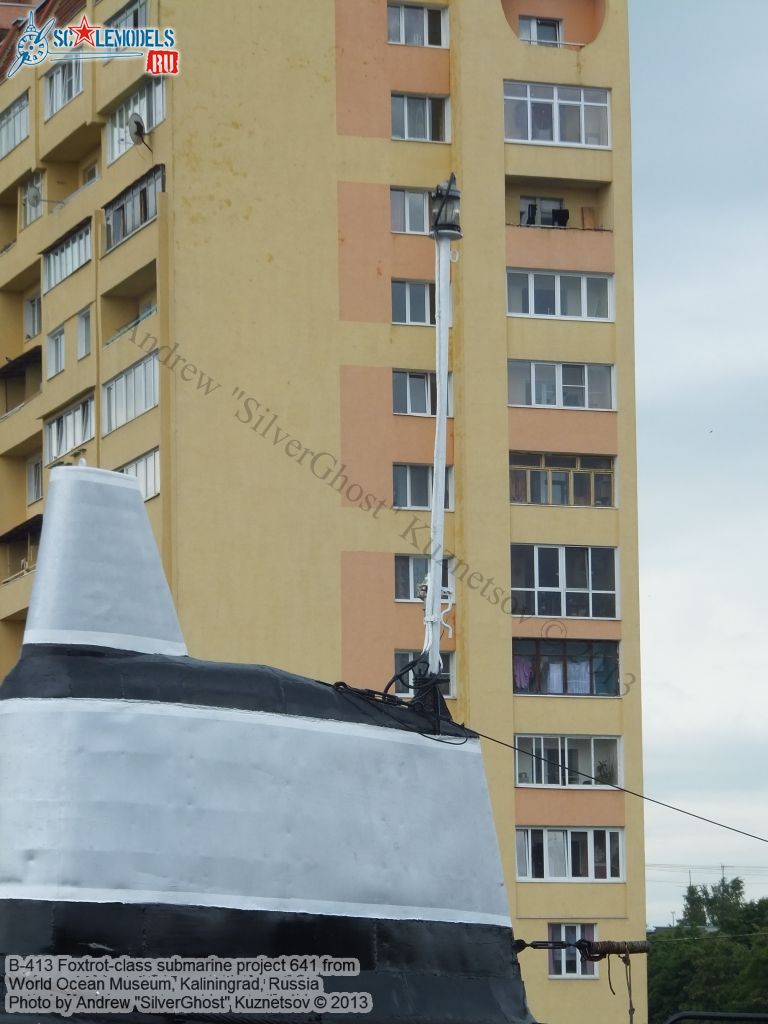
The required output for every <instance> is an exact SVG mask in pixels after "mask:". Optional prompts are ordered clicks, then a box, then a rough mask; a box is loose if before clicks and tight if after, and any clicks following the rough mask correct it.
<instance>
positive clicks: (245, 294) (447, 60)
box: [0, 0, 646, 1022]
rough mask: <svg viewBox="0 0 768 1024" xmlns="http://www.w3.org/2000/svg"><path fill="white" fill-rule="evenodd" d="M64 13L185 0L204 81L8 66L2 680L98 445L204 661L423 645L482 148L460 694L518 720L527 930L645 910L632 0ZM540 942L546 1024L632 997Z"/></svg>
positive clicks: (514, 769) (608, 1013) (459, 481)
mask: <svg viewBox="0 0 768 1024" xmlns="http://www.w3.org/2000/svg"><path fill="white" fill-rule="evenodd" d="M41 13H42V15H44V16H45V17H48V16H56V17H58V19H59V23H60V24H62V25H68V24H72V23H77V22H79V21H80V18H81V17H82V15H83V13H85V14H86V15H87V17H88V20H89V21H90V22H91V23H92V24H96V25H104V24H109V23H111V24H118V25H131V24H134V25H135V24H147V25H150V26H173V27H174V28H175V30H176V34H177V40H178V49H179V51H180V55H181V74H180V75H179V76H178V78H173V79H170V78H169V79H165V80H164V79H157V78H153V77H151V76H145V75H144V73H143V63H142V61H141V60H131V59H125V60H120V59H112V60H107V61H103V60H90V61H84V62H82V66H81V67H79V68H78V69H77V70H72V71H68V72H65V71H63V70H54V65H53V64H51V63H45V64H43V65H40V66H39V67H38V68H37V69H30V68H25V69H23V70H22V71H20V72H19V73H18V74H17V75H15V76H14V77H13V78H11V79H9V80H7V81H6V80H3V82H2V84H0V580H2V582H0V675H2V674H4V673H5V671H7V670H8V669H9V668H10V667H11V666H12V664H13V663H14V661H15V659H16V657H17V655H18V651H19V646H20V643H21V636H22V632H23V627H24V620H25V615H26V609H27V606H28V602H29V595H30V590H31V584H32V580H33V578H34V565H35V557H36V550H37V539H38V537H39V532H40V527H41V522H42V517H43V516H44V514H45V491H46V481H47V475H48V472H49V469H50V466H51V465H54V464H57V463H60V462H71V463H74V462H77V461H78V460H79V459H80V458H85V459H86V460H87V462H88V464H89V465H98V466H102V467H105V468H109V469H118V468H121V469H124V470H125V471H126V472H130V473H133V474H134V475H137V476H138V477H139V479H140V481H141V484H142V487H143V488H144V489H145V494H146V496H147V502H146V508H147V511H148V513H149V516H150V519H151V521H152V525H153V528H154V530H155V533H156V536H157V539H158V543H159V546H160V550H161V552H162V556H163V560H164V564H165V567H166V572H167V575H168V579H169V581H170V584H171V588H172V590H173V593H174V597H175V599H176V603H177V606H178V609H179V614H180V618H181V622H182V625H183V628H184V632H185V634H186V637H187V639H188V642H189V644H190V650H191V653H192V654H194V655H195V656H198V657H203V658H212V659H222V660H231V661H251V662H254V661H256V662H264V663H268V664H275V665H279V666H281V667H283V668H286V669H290V670H292V671H295V672H298V673H302V674H308V675H311V676H316V677H319V678H324V679H328V680H333V679H338V678H343V679H346V680H348V681H349V682H350V683H353V684H355V685H359V686H366V687H372V688H377V689H380V688H382V687H383V685H384V684H385V683H386V682H387V681H388V679H389V678H390V677H391V675H392V673H393V672H394V671H395V667H396V666H399V665H402V664H403V663H404V661H406V660H407V654H408V652H411V651H418V650H420V649H421V644H422V637H423V626H422V606H421V603H420V602H419V601H418V599H417V594H416V587H417V586H418V583H419V582H420V581H421V578H422V577H423V573H424V568H425V557H426V553H427V552H428V539H429V531H428V528H427V525H428V523H429V511H428V509H426V508H425V505H426V504H427V500H426V498H425V495H426V493H427V492H428V482H429V469H428V467H429V464H430V463H431V460H432V445H433V431H434V419H433V418H432V417H431V416H430V411H431V409H432V401H433V381H432V379H431V377H430V372H434V327H433V326H432V324H431V321H432V306H433V283H434V244H433V242H432V240H431V239H430V237H429V236H428V234H427V227H428V223H427V220H426V217H427V213H426V203H427V200H426V193H427V191H428V190H430V189H431V188H433V187H434V186H435V184H437V183H438V182H440V181H442V180H444V179H446V178H448V176H449V174H450V172H451V171H455V173H456V175H457V178H458V182H459V186H460V188H461V190H462V224H463V229H464V238H463V239H462V241H460V242H458V243H455V244H454V248H455V249H456V251H457V253H458V261H457V262H456V263H454V264H453V266H452V301H453V310H452V329H451V371H452V376H451V383H452V396H451V400H452V409H451V411H452V419H451V421H450V426H449V457H448V462H449V465H450V466H451V467H452V468H451V470H450V474H449V476H450V479H449V488H448V490H449V494H448V506H447V507H448V509H449V511H448V514H447V517H446V519H447V524H446V550H447V554H450V555H451V556H453V557H452V558H451V559H450V562H449V566H448V577H447V582H448V583H449V585H450V586H451V587H452V589H453V591H454V595H455V609H454V611H453V612H452V613H451V617H450V621H451V623H452V626H453V636H452V637H449V636H447V635H446V637H445V638H444V639H445V643H444V649H445V653H446V657H445V669H446V681H445V687H444V688H445V692H446V694H447V696H448V703H449V706H450V709H451V712H452V713H453V715H454V717H455V718H456V719H457V720H459V721H463V722H466V723H467V724H468V725H470V726H472V727H473V728H475V729H477V730H479V731H481V732H483V733H487V734H490V735H492V736H495V737H497V738H499V739H501V740H503V741H505V742H506V743H509V744H513V745H515V746H517V747H518V751H517V753H515V752H514V751H512V750H510V749H507V748H504V747H501V746H498V745H495V744H490V743H489V744H488V745H487V747H486V748H485V756H486V764H487V768H488V772H489V778H490V785H491V793H492V799H493V803H494V811H495V815H496V822H497V829H498V836H499V841H500V844H501V849H502V857H503V862H504V867H505V872H506V878H507V884H508V889H509V896H510V904H511V910H512V914H513V919H514V924H515V929H516V933H517V934H518V935H519V936H520V937H522V938H525V939H528V940H533V939H547V938H556V939H561V938H562V939H567V940H568V941H573V940H575V939H577V938H580V937H587V938H589V937H594V938H596V939H624V938H627V939H638V938H642V937H643V936H644V933H645V917H644V858H643V819H642V808H641V804H640V802H639V801H637V800H635V799H633V798H631V797H625V795H624V794H623V793H621V792H618V791H617V790H615V789H613V788H611V784H618V785H624V786H626V787H628V788H630V789H634V790H640V789H642V753H641V718H640V714H641V711H640V682H639V674H640V673H639V609H638V565H637V500H636V461H635V406H634V355H633V307H632V302H633V287H632V225H631V172H630V120H629V112H630V107H629V89H628V42H627V5H626V0H525V2H523V0H450V2H449V3H447V4H446V5H444V6H440V5H431V4H430V5H426V6H419V5H415V4H408V5H401V4H396V3H390V4H387V2H386V0H317V2H313V3H311V4H305V5H303V6H302V9H301V12H300V17H297V13H298V12H297V9H296V6H295V5H289V4H285V3H283V2H280V0H265V2H263V3H260V4H258V5H256V4H253V3H250V2H248V0H231V2H230V3H229V4H227V5H226V12H224V16H223V17H222V12H221V10H220V8H219V7H218V5H213V4H210V3H208V4H206V3H198V4H192V3H189V2H188V0H187V2H182V0H133V2H131V3H129V4H127V5H126V4H125V3H124V2H121V0H100V2H92V0H88V3H87V4H85V5H84V4H83V3H82V2H80V3H79V4H78V3H75V2H72V0H69V2H65V3H62V2H59V3H56V2H55V0H50V2H49V3H48V4H45V5H43V8H42V10H41ZM17 34H18V26H13V25H12V26H10V29H9V32H8V34H7V35H6V37H5V40H4V41H3V42H1V43H0V48H2V53H0V59H2V60H3V64H2V77H3V79H5V73H6V71H7V68H8V65H9V63H10V58H11V57H12V56H13V54H14V53H15V38H16V36H17ZM133 112H139V113H140V114H141V116H142V119H143V121H144V124H145V127H146V129H147V135H146V139H145V142H144V144H141V143H140V144H138V145H134V144H133V142H132V140H131V138H130V134H129V130H128V123H129V117H130V114H131V113H133ZM105 600H108V595H105ZM400 689H401V690H403V689H404V687H402V686H401V687H400ZM594 780H596V781H594ZM460 824H461V808H460V807H453V806H452V805H451V795H450V793H446V832H447V834H449V833H450V829H451V828H455V827H460ZM436 841H440V838H439V837H436ZM468 869H469V870H471V866H469V868H468ZM521 964H522V968H523V975H524V978H525V980H526V984H527V988H528V994H529V1001H530V1004H531V1007H532V1009H533V1012H534V1014H535V1015H536V1016H537V1017H538V1018H539V1019H542V1020H554V1019H558V1015H559V1016H560V1017H561V1018H562V1017H564V1015H565V1014H566V1013H567V1015H568V1018H569V1019H571V1020H583V1021H585V1022H586V1021H588V1020H596V1019H597V1020H606V1021H608V1020H613V1019H617V1020H618V1019H620V1017H619V1015H620V1014H622V1013H624V1012H625V1011H626V1004H625V1002H624V1000H623V994H622V993H621V990H619V997H616V998H614V997H613V996H612V995H611V993H610V991H609V988H608V984H607V972H606V970H605V966H604V964H601V965H598V967H597V968H592V967H590V966H587V965H585V964H582V963H581V962H580V960H579V959H578V957H575V956H571V955H570V954H568V955H566V954H565V953H558V952H553V953H552V954H551V955H549V956H548V955H547V954H546V953H543V952H541V953H540V952H533V951H527V952H525V953H523V954H522V955H521ZM633 987H634V993H635V1003H636V1005H637V1006H638V1016H637V1018H636V1019H637V1020H638V1022H642V1021H643V1020H644V1019H646V1012H645V1007H644V999H641V998H640V994H641V993H643V991H644V964H643V963H641V962H639V961H636V962H635V964H634V986H633Z"/></svg>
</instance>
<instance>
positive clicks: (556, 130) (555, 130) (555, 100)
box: [504, 80, 612, 150]
mask: <svg viewBox="0 0 768 1024" xmlns="http://www.w3.org/2000/svg"><path fill="white" fill-rule="evenodd" d="M537 88H539V89H552V90H553V91H552V96H551V98H549V97H545V96H541V97H535V96H532V95H531V91H532V89H537ZM515 89H517V90H518V91H519V90H520V89H524V90H525V95H524V96H514V95H512V92H513V91H514V90H515ZM560 89H579V90H580V93H581V96H580V99H579V100H575V99H570V98H567V97H562V98H561V96H560V92H559V90H560ZM592 91H596V92H601V93H605V97H606V100H605V102H604V103H603V102H598V101H597V100H596V99H589V100H588V99H586V98H585V95H586V94H587V93H590V92H592ZM508 101H509V103H510V105H511V103H512V102H515V101H524V102H525V104H526V110H527V135H528V138H525V139H517V138H513V137H511V136H509V135H507V128H506V126H507V105H508ZM534 103H536V104H541V103H551V104H552V138H551V139H534V138H532V134H533V130H532V126H533V113H532V110H531V106H532V104H534ZM561 105H563V106H568V107H578V108H579V126H580V128H579V134H580V137H581V141H580V142H570V141H566V142H561V141H560V106H561ZM588 107H599V108H601V109H602V108H605V111H606V137H607V141H606V143H605V145H602V144H600V143H596V142H585V141H584V139H585V138H586V133H585V112H586V109H587V108H588ZM611 120H612V119H611V90H610V89H606V88H604V87H603V86H583V87H582V86H573V85H555V84H553V83H550V82H520V81H516V80H514V81H513V80H507V81H505V82H504V141H505V142H509V143H516V144H519V145H521V146H567V147H570V148H573V147H575V148H577V149H601V150H608V149H611V146H612V136H611Z"/></svg>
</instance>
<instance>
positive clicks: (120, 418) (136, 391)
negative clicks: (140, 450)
mask: <svg viewBox="0 0 768 1024" xmlns="http://www.w3.org/2000/svg"><path fill="white" fill-rule="evenodd" d="M158 383H159V381H158V361H157V353H156V352H153V353H152V354H151V355H149V356H147V358H146V359H142V360H141V362H138V363H135V364H134V365H133V366H130V367H129V368H128V369H127V370H124V371H123V373H120V374H118V375H117V377H113V378H112V380H110V381H108V382H107V383H106V384H105V385H104V413H103V430H104V433H105V434H109V433H111V431H113V430H117V428H118V427H122V426H123V424H125V423H129V422H130V421H131V420H135V419H136V417H137V416H141V414H142V413H144V412H147V410H148V409H153V408H154V407H155V406H156V405H157V403H158Z"/></svg>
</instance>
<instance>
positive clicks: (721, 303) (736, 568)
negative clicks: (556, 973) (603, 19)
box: [630, 0, 768, 925]
mask: <svg viewBox="0 0 768 1024" xmlns="http://www.w3.org/2000/svg"><path fill="white" fill-rule="evenodd" d="M630 11H631V22H630V26H631V28H630V31H631V58H632V90H633V154H634V221H635V287H636V345H637V391H638V439H639V467H640V555H641V578H640V585H641V598H642V615H643V619H642V629H643V677H644V683H645V687H644V705H645V710H644V734H645V780H646V781H645V789H646V792H647V793H648V794H649V795H652V796H656V797H658V798H659V799H662V800H666V801H669V802H671V803H674V804H679V805H682V806H684V807H686V808H688V809H690V810H693V811H696V812H698V813H700V814H703V815H705V816H707V817H710V818H715V819H718V820H721V821H723V822H726V823H728V824H730V825H733V826H735V827H737V828H741V829H744V830H746V831H748V832H754V833H757V834H758V835H761V836H766V837H768V771H766V768H767V766H768V673H766V671H765V668H764V665H765V663H766V657H765V654H766V653H768V652H766V650H765V649H766V647H768V606H767V603H766V600H765V588H766V585H768V572H766V569H768V566H767V565H766V555H765V547H766V538H765V534H766V532H767V531H766V525H767V524H766V511H765V510H766V506H767V505H768V472H767V468H768V466H767V459H766V451H767V450H768V401H767V396H766V392H767V391H768V338H767V337H766V327H765V315H764V313H763V304H764V303H765V302H768V259H767V258H766V247H767V246H768V196H766V175H767V173H768V170H767V169H768V130H766V121H767V118H766V97H767V96H768V62H766V59H765V39H766V38H768V2H766V0H735V2H734V3H731V4H725V5H724V4H723V3H722V0H630ZM646 815H647V816H646V830H647V836H646V856H647V860H648V864H649V868H648V922H649V923H650V924H654V925H658V924H669V923H670V922H671V914H672V912H673V911H674V912H675V913H677V914H678V915H679V910H680V906H681V902H682V896H683V892H684V887H685V885H686V884H687V882H688V872H689V870H690V872H691V879H692V881H693V882H694V883H701V882H712V881H715V880H717V878H718V877H719V876H720V873H721V867H720V865H725V873H726V876H728V877H732V876H733V875H740V876H741V877H743V878H744V880H745V882H746V883H747V894H748V896H749V897H751V898H757V897H759V896H768V844H767V843H764V842H757V841H756V840H754V839H746V838H742V837H739V836H737V835H734V834H733V833H729V832H726V831H724V830H721V829H717V828H714V827H712V826H710V825H704V824H700V823H697V822H695V821H693V820H692V819H689V818H685V817H683V816H681V815H677V814H673V813H672V812H670V811H666V810H662V809H659V808H653V807H652V806H650V805H646Z"/></svg>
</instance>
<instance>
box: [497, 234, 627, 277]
mask: <svg viewBox="0 0 768 1024" xmlns="http://www.w3.org/2000/svg"><path fill="white" fill-rule="evenodd" d="M506 241H507V266H508V267H524V268H525V267H531V268H535V269H536V270H574V271H581V272H582V273H589V272H590V271H591V272H593V273H600V274H612V273H613V272H614V254H613V232H612V231H597V230H591V231H590V230H587V231H584V230H576V229H571V228H551V227H535V226H534V227H527V226H517V225H507V239H506Z"/></svg>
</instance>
